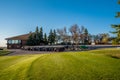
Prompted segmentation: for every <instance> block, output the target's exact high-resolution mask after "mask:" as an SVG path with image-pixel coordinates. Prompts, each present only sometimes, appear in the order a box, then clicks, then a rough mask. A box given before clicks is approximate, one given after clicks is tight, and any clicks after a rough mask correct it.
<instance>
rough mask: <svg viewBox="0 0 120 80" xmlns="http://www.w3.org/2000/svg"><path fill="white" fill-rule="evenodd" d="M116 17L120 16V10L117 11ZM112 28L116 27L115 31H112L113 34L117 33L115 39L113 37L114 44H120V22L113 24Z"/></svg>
mask: <svg viewBox="0 0 120 80" xmlns="http://www.w3.org/2000/svg"><path fill="white" fill-rule="evenodd" d="M118 3H119V4H120V0H119V1H118ZM116 17H120V12H117V16H116ZM112 28H114V29H115V31H113V32H111V33H112V34H116V37H115V39H113V41H112V43H113V44H119V42H120V24H118V25H112Z"/></svg>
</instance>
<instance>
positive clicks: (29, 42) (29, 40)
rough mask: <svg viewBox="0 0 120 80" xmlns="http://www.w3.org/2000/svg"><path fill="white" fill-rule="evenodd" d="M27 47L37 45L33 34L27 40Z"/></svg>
mask: <svg viewBox="0 0 120 80" xmlns="http://www.w3.org/2000/svg"><path fill="white" fill-rule="evenodd" d="M26 44H27V45H29V46H33V45H34V44H35V43H34V38H33V34H31V35H30V36H29V38H28V40H27V43H26Z"/></svg>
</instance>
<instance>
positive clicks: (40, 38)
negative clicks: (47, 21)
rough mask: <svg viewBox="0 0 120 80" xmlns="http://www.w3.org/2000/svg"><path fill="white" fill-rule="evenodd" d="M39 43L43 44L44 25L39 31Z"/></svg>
mask: <svg viewBox="0 0 120 80" xmlns="http://www.w3.org/2000/svg"><path fill="white" fill-rule="evenodd" d="M39 43H40V44H43V43H44V42H43V29H42V27H41V28H40V31H39Z"/></svg>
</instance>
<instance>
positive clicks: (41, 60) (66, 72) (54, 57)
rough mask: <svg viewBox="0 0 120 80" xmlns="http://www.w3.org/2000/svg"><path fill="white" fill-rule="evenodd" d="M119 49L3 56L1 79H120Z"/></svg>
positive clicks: (1, 58)
mask: <svg viewBox="0 0 120 80" xmlns="http://www.w3.org/2000/svg"><path fill="white" fill-rule="evenodd" d="M108 54H109V55H113V54H117V55H118V54H120V49H99V50H93V51H82V52H61V53H54V54H37V55H21V56H0V80H120V59H119V58H116V57H111V56H108Z"/></svg>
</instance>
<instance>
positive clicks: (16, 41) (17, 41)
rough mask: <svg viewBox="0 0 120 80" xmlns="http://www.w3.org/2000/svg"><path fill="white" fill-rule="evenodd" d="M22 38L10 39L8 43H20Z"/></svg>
mask: <svg viewBox="0 0 120 80" xmlns="http://www.w3.org/2000/svg"><path fill="white" fill-rule="evenodd" d="M20 43H21V40H8V44H20Z"/></svg>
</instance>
